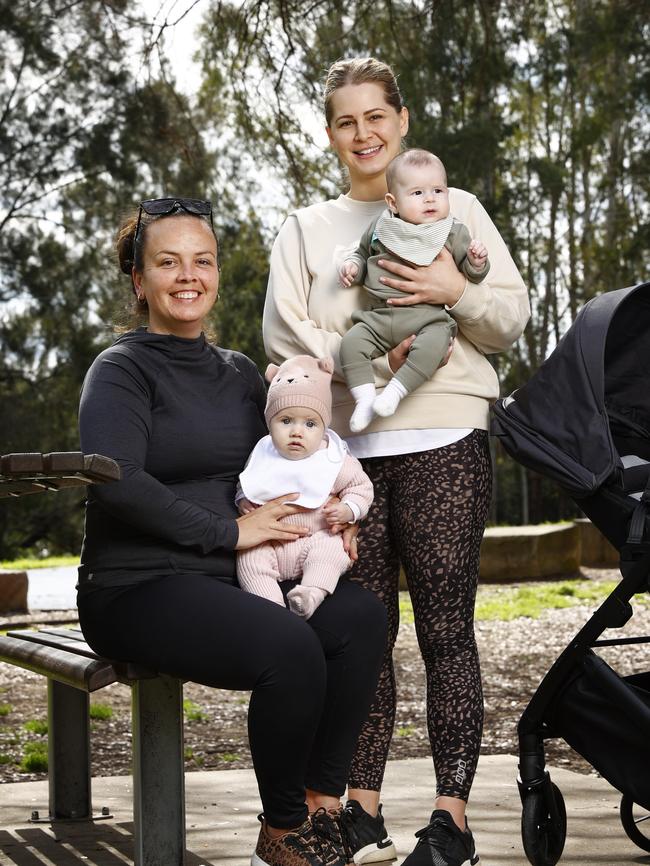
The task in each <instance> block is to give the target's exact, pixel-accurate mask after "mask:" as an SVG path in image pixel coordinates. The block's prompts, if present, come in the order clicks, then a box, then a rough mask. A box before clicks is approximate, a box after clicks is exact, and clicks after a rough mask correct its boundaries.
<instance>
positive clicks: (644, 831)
mask: <svg viewBox="0 0 650 866" xmlns="http://www.w3.org/2000/svg"><path fill="white" fill-rule="evenodd" d="M646 821H650V812H649V811H648V810H647V809H644V808H643V807H642V806H637V804H636V803H635V802H634V800H633V799H632V798H631V797H627V796H626V795H625V794H623V797H622V799H621V824H622V825H623V829H624V830H625V832H626V833H627V835H628V836H629V838H630V839H631V840H632V841H633V842H634V844H635V845H638V846H639V848H641V849H642V850H643V851H650V824H646V823H645V822H646Z"/></svg>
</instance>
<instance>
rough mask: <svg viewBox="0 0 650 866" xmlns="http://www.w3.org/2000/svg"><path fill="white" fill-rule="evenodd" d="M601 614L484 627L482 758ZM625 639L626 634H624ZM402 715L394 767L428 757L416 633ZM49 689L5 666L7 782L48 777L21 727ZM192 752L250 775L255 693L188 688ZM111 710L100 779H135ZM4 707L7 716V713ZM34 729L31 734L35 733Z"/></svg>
mask: <svg viewBox="0 0 650 866" xmlns="http://www.w3.org/2000/svg"><path fill="white" fill-rule="evenodd" d="M618 576H619V575H618V572H617V571H612V570H588V571H584V572H583V577H589V578H591V579H594V580H606V579H607V580H612V579H617V577H618ZM594 609H595V607H594V606H592V607H586V606H576V607H571V608H563V609H554V610H547V611H546V612H545V613H544V614H543V615H542V616H541V617H539V618H538V619H529V618H526V617H520V618H518V619H515V620H512V621H510V622H501V621H483V622H479V623H478V624H477V638H478V643H479V648H480V652H481V661H482V668H483V678H484V692H485V709H486V718H485V729H484V738H483V752H484V754H488V755H493V754H516V753H517V740H516V726H517V722H518V720H519V717H520V716H521V713H522V711H523V710H524V708H525V706H526V704H527V703H528V701H529V700H530V697H531V695H532V694H533V692H534V691H535V689H536V687H537V685H538V684H539V681H540V679H541V678H542V677H543V675H544V674H545V673H546V671H547V670H548V668H549V667H550V665H551V664H552V663H553V661H554V660H555V658H556V657H557V656H558V654H559V652H560V651H561V650H562V649H563V648H564V647H565V646H566V645H567V644H568V643H569V641H570V640H571V638H572V637H573V635H574V634H575V633H576V632H577V631H578V629H579V628H580V627H581V626H582V625H583V624H584V622H585V621H586V620H587V619H588V617H589V616H590V615H591V613H592V612H593V610H594ZM624 632H625V633H627V634H637V635H638V634H648V633H650V606H648V605H644V604H637V605H635V615H634V617H633V618H632V620H631V621H630V623H628V625H627V626H626V628H625V629H624ZM618 634H621V632H620V631H619V632H618ZM647 652H648V649H647V645H643V644H640V645H637V646H628V647H616V648H607V649H604V650H603V651H602V652H601V655H602V656H603V658H605V659H606V661H607V662H608V663H609V664H611V665H612V667H614V668H615V669H616V670H617V671H618V672H619V673H621V674H625V673H630V672H632V671H640V670H646V669H647V667H648V665H647ZM395 662H396V675H397V681H398V689H399V693H398V712H397V723H396V728H395V736H394V738H393V744H392V747H391V754H390V757H391V758H410V757H422V756H426V755H428V754H429V746H428V739H427V731H426V715H425V705H424V694H425V687H424V671H423V666H422V662H421V659H420V655H419V650H418V646H417V640H416V636H415V629H414V626H413V624H403V625H402V627H401V628H400V633H399V637H398V641H397V647H396V652H395ZM46 693H47V689H46V684H45V680H44V679H43V678H42V677H39V676H37V675H35V674H31V673H29V672H28V671H23V670H21V669H19V668H16V667H13V666H10V665H5V664H0V713H3V712H5V714H4V715H0V781H2V782H8V781H18V780H29V779H39V778H43V777H44V773H30V772H25V771H23V770H21V768H20V766H19V764H20V761H21V758H22V756H23V755H24V752H25V746H26V745H27V744H28V743H34V742H36V743H38V742H41V743H43V742H45V740H46V735H45V734H39V733H37V732H34V731H29V730H27V729H26V728H25V727H24V725H25V723H28V722H30V721H34V720H46V718H47V709H46V699H47V698H46ZM185 698H186V701H189V702H190V704H189V705H188V708H187V709H186V724H185V753H186V768H187V770H199V769H227V768H242V767H250V766H251V763H250V753H249V750H248V744H247V737H246V710H247V704H248V693H245V692H228V691H222V690H216V689H209V688H206V687H204V686H198V685H195V684H193V683H188V684H187V685H186V687H185ZM91 702H92V703H93V704H101V705H105V706H109V707H110V708H111V710H112V715H111V717H110V718H109V719H105V720H100V719H97V720H94V721H93V722H92V728H93V733H92V737H91V742H92V773H93V775H120V774H125V773H128V772H129V768H130V759H131V733H130V692H129V690H128V688H126V687H125V686H121V685H119V684H118V685H114V686H109V687H108V688H106V689H103V690H101V691H100V692H98V693H96V694H95V695H94V696H92V698H91ZM3 707H4V708H5V709H4V710H3V709H2V708H3ZM32 727H33V726H32ZM546 754H547V760H548V763H549V765H551V766H562V767H565V768H569V769H573V770H577V771H578V772H585V773H589V772H594V771H593V769H592V768H591V767H590V766H589V764H587V763H586V762H585V761H584V760H583V759H582V758H580V756H578V755H576V754H575V753H574V752H573V751H572V750H571V749H570V748H569V747H568V746H567V745H566V744H564V743H563V742H561V741H549V742H547V748H546Z"/></svg>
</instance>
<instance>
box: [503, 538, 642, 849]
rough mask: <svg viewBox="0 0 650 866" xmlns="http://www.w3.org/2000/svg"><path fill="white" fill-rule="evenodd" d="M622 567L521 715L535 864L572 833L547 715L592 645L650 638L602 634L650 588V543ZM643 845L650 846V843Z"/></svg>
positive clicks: (526, 816)
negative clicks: (555, 778) (549, 744)
mask: <svg viewBox="0 0 650 866" xmlns="http://www.w3.org/2000/svg"><path fill="white" fill-rule="evenodd" d="M620 570H621V574H622V575H623V579H622V580H621V581H620V583H618V584H617V586H616V587H614V589H613V590H612V592H611V593H610V594H609V595H608V596H607V598H606V599H605V600H604V601H603V602H602V604H601V605H600V607H599V608H598V609H597V610H596V611H595V613H594V614H593V615H592V616H591V617H590V618H589V619H588V620H587V622H586V623H585V625H584V626H583V627H582V628H581V629H580V631H578V633H577V634H576V635H575V637H574V638H573V640H572V641H571V643H570V644H569V645H568V646H567V647H566V648H565V649H564V651H563V652H562V653H561V654H560V655H559V656H558V658H557V659H556V660H555V662H554V663H553V665H552V666H551V668H550V669H549V670H548V672H547V673H546V675H545V676H544V678H543V679H542V681H541V683H540V684H539V686H538V688H537V690H536V692H535V693H534V695H533V696H532V698H531V700H530V702H529V704H528V706H527V707H526V709H525V710H524V712H523V714H522V716H521V718H520V720H519V724H518V728H517V732H518V737H519V777H518V779H517V785H518V788H519V795H520V797H521V802H522V810H523V812H522V838H523V843H524V850H525V851H526V856H527V857H528V859H529V860H530V862H531V864H533V866H555V864H556V863H557V862H558V860H559V859H560V857H561V854H562V851H563V849H564V842H565V839H566V826H567V819H566V810H565V807H564V800H563V798H562V794H561V793H560V791H559V789H558V788H557V786H556V785H554V784H553V782H552V781H551V776H550V774H549V772H548V770H546V764H545V756H544V740H546V739H551V738H554V737H556V736H560V735H558V734H556V733H555V732H554V731H553V727H552V724H549V723H548V722H547V720H546V715H547V712H548V711H549V708H550V707H551V705H552V704H553V702H554V701H555V699H556V698H557V695H558V692H559V691H560V690H561V689H562V687H563V685H564V684H565V683H566V681H567V680H568V679H569V678H570V677H571V675H572V674H573V673H574V672H575V670H576V668H577V667H578V666H579V664H580V663H581V661H582V660H583V659H584V657H585V656H586V654H587V653H588V652H589V651H590V650H591V649H592V648H594V647H599V646H619V645H625V644H641V643H650V636H647V635H645V636H640V637H625V638H610V639H607V640H600V636H601V635H602V633H603V632H604V631H605V630H606V629H616V628H622V627H623V626H624V625H625V624H626V623H627V622H628V621H629V620H630V618H631V617H632V606H631V604H630V600H631V599H632V598H633V597H634V596H635V595H637V594H640V593H645V592H647V591H648V590H649V589H650V544H642V545H634V547H633V548H632V547H629V548H627V549H624V550H623V552H622V556H621V563H620ZM632 806H633V802H632V801H631V800H630V799H629V798H625V797H624V798H623V803H622V810H621V818H622V821H623V826H624V829H625V830H626V832H627V833H628V835H629V836H630V837H631V838H632V835H631V833H630V831H629V829H628V826H629V825H630V823H632V826H634V824H633V820H632V817H631V810H632ZM628 813H629V814H628ZM632 832H634V831H632ZM639 837H640V838H639ZM644 839H645V837H643V836H641V834H640V833H638V831H637V837H635V838H633V841H635V842H636V843H637V844H640V843H641V842H642V841H643V840H644ZM646 842H647V840H646ZM642 847H644V848H645V850H650V844H648V846H647V847H645V845H643V846H642Z"/></svg>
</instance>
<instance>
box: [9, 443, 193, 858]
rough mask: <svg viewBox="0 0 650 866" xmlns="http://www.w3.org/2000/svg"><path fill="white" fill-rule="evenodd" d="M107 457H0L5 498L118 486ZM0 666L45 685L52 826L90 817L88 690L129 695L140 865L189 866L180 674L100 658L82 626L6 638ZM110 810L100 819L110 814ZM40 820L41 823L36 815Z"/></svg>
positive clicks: (114, 466) (13, 633) (24, 632)
mask: <svg viewBox="0 0 650 866" xmlns="http://www.w3.org/2000/svg"><path fill="white" fill-rule="evenodd" d="M119 477H120V476H119V467H118V466H117V464H116V463H115V462H114V461H112V460H110V459H109V458H107V457H102V456H100V455H97V454H91V455H84V454H81V453H79V452H57V453H52V454H34V453H29V454H7V455H4V456H2V457H0V497H16V496H23V495H26V494H32V493H42V492H45V491H48V490H60V489H62V488H67V487H73V486H79V485H85V484H93V483H103V482H107V481H113V480H117V479H119ZM0 661H3V662H7V663H9V664H13V665H17V666H18V667H22V668H25V669H27V670H30V671H33V672H35V673H38V674H41V675H42V676H44V677H46V678H47V684H48V692H47V694H48V781H49V816H48V818H47V819H46V820H48V821H65V820H68V821H72V820H74V821H84V820H85V821H88V820H93V814H92V800H91V776H90V693H91V692H94V691H97V690H98V689H101V688H104V687H105V686H108V685H111V684H112V683H116V682H119V683H124V684H126V685H128V686H129V687H130V688H131V695H132V701H131V703H132V737H133V819H134V834H133V835H134V847H135V852H134V861H135V864H136V866H182V864H183V861H184V856H185V785H184V755H183V686H182V683H181V682H180V681H179V680H177V679H174V678H173V677H168V676H163V675H159V674H158V673H157V672H155V671H150V670H146V669H145V668H142V667H140V666H138V665H134V664H130V663H123V662H116V661H113V660H110V659H105V658H102V657H101V656H98V655H97V654H96V653H94V652H93V650H92V649H91V648H90V647H89V646H88V644H87V643H86V642H85V640H84V637H83V634H82V633H81V630H80V629H59V628H40V629H36V630H21V631H10V632H8V633H7V634H6V635H0ZM106 812H107V810H104V814H102V815H100V816H98V817H107V815H106ZM33 819H34V820H38V819H37V817H36V815H35V814H34V815H33Z"/></svg>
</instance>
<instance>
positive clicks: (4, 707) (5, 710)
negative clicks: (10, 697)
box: [0, 704, 14, 716]
mask: <svg viewBox="0 0 650 866" xmlns="http://www.w3.org/2000/svg"><path fill="white" fill-rule="evenodd" d="M13 711H14V708H13V707H12V705H11V704H0V716H8V715H9V713H13Z"/></svg>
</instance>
